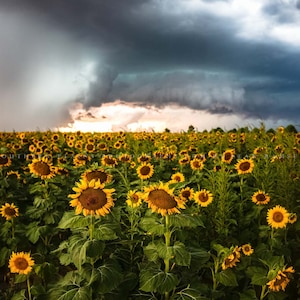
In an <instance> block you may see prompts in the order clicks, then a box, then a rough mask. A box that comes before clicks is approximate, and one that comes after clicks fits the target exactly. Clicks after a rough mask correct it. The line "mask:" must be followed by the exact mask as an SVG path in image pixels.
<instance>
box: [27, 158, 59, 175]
mask: <svg viewBox="0 0 300 300" xmlns="http://www.w3.org/2000/svg"><path fill="white" fill-rule="evenodd" d="M28 167H29V171H30V173H32V174H33V175H34V176H38V177H40V178H41V179H43V180H44V179H50V178H53V177H54V176H55V174H56V168H55V167H54V166H53V165H52V163H51V161H50V160H49V158H48V157H45V156H44V157H42V158H38V159H36V158H34V159H33V160H32V162H31V164H29V165H28Z"/></svg>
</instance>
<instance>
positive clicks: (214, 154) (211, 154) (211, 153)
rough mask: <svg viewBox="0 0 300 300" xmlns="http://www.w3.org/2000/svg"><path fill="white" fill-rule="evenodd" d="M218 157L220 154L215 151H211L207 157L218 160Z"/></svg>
mask: <svg viewBox="0 0 300 300" xmlns="http://www.w3.org/2000/svg"><path fill="white" fill-rule="evenodd" d="M217 155H218V153H217V152H216V151H215V150H210V151H208V154H207V156H208V157H209V158H216V157H217Z"/></svg>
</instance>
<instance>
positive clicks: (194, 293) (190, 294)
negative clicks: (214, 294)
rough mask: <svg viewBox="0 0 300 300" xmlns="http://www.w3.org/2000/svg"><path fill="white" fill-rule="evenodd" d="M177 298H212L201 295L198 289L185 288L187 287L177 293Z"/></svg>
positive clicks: (203, 299) (195, 299) (200, 299)
mask: <svg viewBox="0 0 300 300" xmlns="http://www.w3.org/2000/svg"><path fill="white" fill-rule="evenodd" d="M175 299H179V300H208V299H210V298H206V297H204V296H201V292H200V291H198V290H196V289H192V288H185V289H183V290H181V291H179V292H178V293H177V294H176V296H175Z"/></svg>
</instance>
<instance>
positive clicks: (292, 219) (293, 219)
mask: <svg viewBox="0 0 300 300" xmlns="http://www.w3.org/2000/svg"><path fill="white" fill-rule="evenodd" d="M295 222H297V215H296V214H295V213H290V214H289V223H290V224H294V223H295Z"/></svg>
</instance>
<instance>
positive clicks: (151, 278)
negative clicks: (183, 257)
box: [140, 268, 179, 294]
mask: <svg viewBox="0 0 300 300" xmlns="http://www.w3.org/2000/svg"><path fill="white" fill-rule="evenodd" d="M178 283H179V280H178V278H177V277H176V275H175V274H173V273H166V272H163V271H161V270H160V269H155V268H149V269H148V268H146V269H143V270H141V272H140V290H142V291H144V292H159V293H161V294H162V293H165V292H170V291H172V290H173V289H174V288H176V286H177V284H178Z"/></svg>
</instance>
